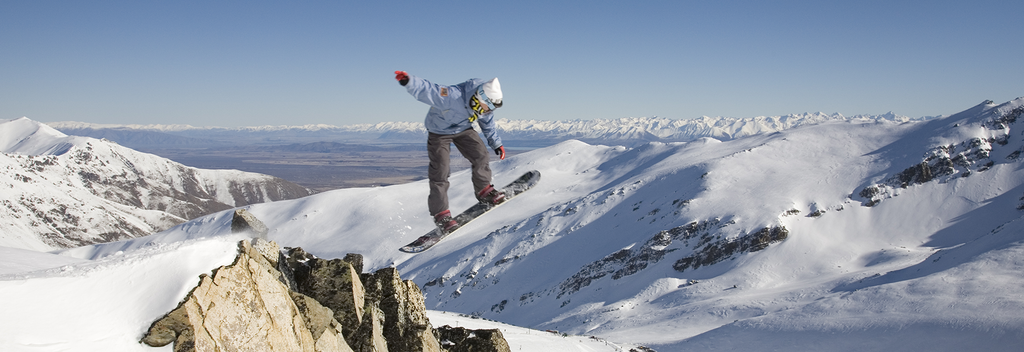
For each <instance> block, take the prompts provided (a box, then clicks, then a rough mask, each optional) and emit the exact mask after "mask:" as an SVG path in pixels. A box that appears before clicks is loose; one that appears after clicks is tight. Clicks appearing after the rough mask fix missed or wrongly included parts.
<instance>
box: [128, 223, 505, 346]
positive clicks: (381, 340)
mask: <svg viewBox="0 0 1024 352" xmlns="http://www.w3.org/2000/svg"><path fill="white" fill-rule="evenodd" d="M253 219H254V218H253ZM256 221H258V220H256ZM360 271H362V257H361V256H359V255H354V254H350V255H348V256H346V257H345V259H331V260H326V259H320V258H317V257H315V256H313V255H311V254H309V253H307V252H306V251H304V250H302V249H301V248H286V249H285V250H284V251H282V250H281V249H280V248H279V247H278V246H277V244H276V243H273V242H267V241H265V240H262V239H258V238H257V239H254V240H252V241H251V242H250V241H242V242H240V243H239V254H238V257H237V258H236V259H235V262H234V263H232V264H231V265H227V266H223V267H220V268H218V269H216V270H214V271H213V274H212V275H202V276H200V282H199V285H198V286H197V287H196V288H194V289H193V290H192V292H190V293H189V294H188V295H187V297H186V298H185V299H184V300H183V301H182V302H181V303H180V304H179V305H178V307H177V308H175V309H174V310H172V311H171V312H170V313H168V314H167V315H166V316H164V317H162V318H161V319H159V320H157V321H156V322H154V323H153V324H152V325H151V326H150V328H149V330H148V332H147V333H146V335H145V336H144V337H143V338H142V342H143V343H146V344H147V345H150V346H154V347H159V346H166V345H167V344H170V343H174V351H175V352H186V351H314V352H319V351H354V352H383V351H410V352H412V351H416V352H455V351H459V352H463V351H508V344H507V342H505V340H504V338H503V337H502V336H501V333H500V332H496V331H478V330H467V331H468V333H461V332H460V334H462V335H465V336H464V337H463V338H456V337H448V338H446V340H439V336H462V335H450V334H449V333H442V332H439V331H437V330H434V329H433V327H432V326H431V325H430V320H429V319H427V316H426V306H425V304H424V300H423V294H422V292H421V291H420V289H419V286H417V285H416V284H415V283H413V282H412V281H408V280H402V279H401V277H400V276H399V274H398V271H397V270H396V269H394V268H384V269H380V270H377V271H376V272H373V273H365V274H363V273H360ZM445 334H449V335H445ZM441 341H448V342H447V344H446V345H445V346H442V345H441Z"/></svg>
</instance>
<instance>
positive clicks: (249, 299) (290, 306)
mask: <svg viewBox="0 0 1024 352" xmlns="http://www.w3.org/2000/svg"><path fill="white" fill-rule="evenodd" d="M256 242H262V241H261V240H256ZM265 244H266V242H263V243H261V246H265ZM273 246H276V245H273ZM278 259H279V258H278V257H277V256H271V257H270V258H268V257H267V256H264V255H263V254H261V251H259V250H257V249H255V248H253V246H252V245H251V244H250V243H249V242H248V241H242V242H240V243H239V254H238V257H237V258H236V259H235V262H234V263H232V264H231V265H227V266H223V267H220V268H218V269H217V270H215V271H214V273H213V275H205V274H204V275H202V276H201V277H200V282H199V286H197V287H196V288H195V289H193V290H192V292H190V293H189V294H188V296H187V297H186V298H185V300H184V301H182V302H181V303H180V304H179V305H178V307H177V308H175V309H174V310H172V311H171V312H170V313H168V314H167V315H166V316H164V317H163V318H161V319H160V320H157V321H156V322H155V323H153V325H152V326H151V327H150V328H149V332H148V333H147V334H146V336H145V337H143V339H142V342H143V343H146V344H147V345H150V346H154V347H158V346H165V345H167V344H169V343H171V342H173V343H174V351H175V352H186V351H317V352H319V351H324V352H326V351H351V349H350V348H349V347H348V345H347V344H346V343H345V341H344V338H343V337H342V335H341V330H342V327H341V323H339V322H338V321H337V320H336V319H334V317H333V314H330V313H329V312H330V309H328V308H326V307H324V306H323V305H321V304H320V303H319V302H317V301H316V300H313V299H311V298H309V297H308V296H305V295H302V294H300V293H297V292H293V291H292V290H290V289H289V287H288V285H286V284H285V283H283V282H282V281H281V280H280V278H281V277H282V275H281V273H280V272H278V271H277V270H276V269H275V267H276V266H277V261H278Z"/></svg>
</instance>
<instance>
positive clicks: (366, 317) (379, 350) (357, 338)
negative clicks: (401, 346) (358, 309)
mask: <svg viewBox="0 0 1024 352" xmlns="http://www.w3.org/2000/svg"><path fill="white" fill-rule="evenodd" d="M349 341H350V342H349V344H350V345H352V347H353V350H355V352H387V351H388V342H387V341H386V340H385V338H384V312H382V311H381V310H380V308H377V306H376V305H371V306H367V309H366V314H363V322H362V324H361V325H360V326H359V329H358V330H356V332H355V333H354V334H352V337H350V338H349Z"/></svg>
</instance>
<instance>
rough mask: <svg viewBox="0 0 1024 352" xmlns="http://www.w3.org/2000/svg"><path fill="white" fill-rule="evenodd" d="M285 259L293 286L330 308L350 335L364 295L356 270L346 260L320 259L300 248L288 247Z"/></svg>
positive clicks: (360, 317) (358, 319)
mask: <svg viewBox="0 0 1024 352" xmlns="http://www.w3.org/2000/svg"><path fill="white" fill-rule="evenodd" d="M359 258H362V256H359ZM285 260H286V262H287V266H288V268H289V269H290V270H291V272H292V275H293V277H294V280H295V285H294V286H295V287H294V288H295V290H296V291H298V292H301V293H302V294H305V295H307V296H310V297H313V298H314V299H316V300H317V301H319V302H321V304H323V305H325V306H327V307H329V308H331V309H332V310H333V311H334V318H335V319H337V320H338V321H340V322H341V323H342V325H343V326H345V327H346V328H345V331H344V335H345V337H346V338H350V337H351V335H352V333H353V332H355V330H356V329H357V328H358V327H359V326H360V325H361V324H362V322H363V312H364V309H363V307H364V306H363V304H364V303H365V297H366V296H365V293H364V289H363V284H362V281H360V279H359V271H357V270H356V269H355V267H353V266H352V264H351V263H349V262H346V261H344V260H341V259H332V260H325V259H320V258H317V257H316V256H313V255H311V254H309V253H306V251H304V250H302V248H289V249H288V250H287V256H286V257H285ZM349 341H350V342H351V340H349Z"/></svg>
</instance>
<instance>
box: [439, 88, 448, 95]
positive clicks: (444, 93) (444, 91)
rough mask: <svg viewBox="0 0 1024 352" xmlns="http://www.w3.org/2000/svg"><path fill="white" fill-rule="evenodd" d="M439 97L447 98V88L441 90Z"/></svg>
mask: <svg viewBox="0 0 1024 352" xmlns="http://www.w3.org/2000/svg"><path fill="white" fill-rule="evenodd" d="M441 96H442V97H447V96H448V88H441Z"/></svg>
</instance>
